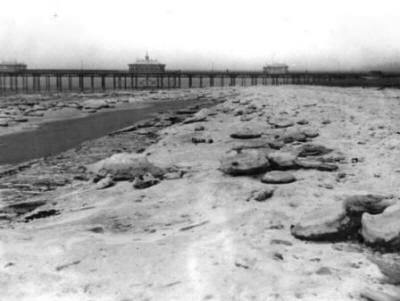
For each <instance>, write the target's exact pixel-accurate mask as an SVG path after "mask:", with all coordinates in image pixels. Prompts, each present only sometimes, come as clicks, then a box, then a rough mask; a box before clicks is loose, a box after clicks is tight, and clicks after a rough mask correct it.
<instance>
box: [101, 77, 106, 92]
mask: <svg viewBox="0 0 400 301" xmlns="http://www.w3.org/2000/svg"><path fill="white" fill-rule="evenodd" d="M101 89H102V90H103V91H104V90H105V89H106V77H105V75H102V76H101Z"/></svg>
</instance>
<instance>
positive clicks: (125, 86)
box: [124, 75, 127, 90]
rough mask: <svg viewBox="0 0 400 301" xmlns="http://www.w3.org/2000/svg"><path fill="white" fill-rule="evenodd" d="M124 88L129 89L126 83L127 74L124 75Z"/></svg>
mask: <svg viewBox="0 0 400 301" xmlns="http://www.w3.org/2000/svg"><path fill="white" fill-rule="evenodd" d="M124 89H125V90H126V89H127V85H126V75H124Z"/></svg>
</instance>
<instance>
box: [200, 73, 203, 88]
mask: <svg viewBox="0 0 400 301" xmlns="http://www.w3.org/2000/svg"><path fill="white" fill-rule="evenodd" d="M200 88H203V77H202V76H200Z"/></svg>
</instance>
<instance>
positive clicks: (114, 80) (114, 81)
mask: <svg viewBox="0 0 400 301" xmlns="http://www.w3.org/2000/svg"><path fill="white" fill-rule="evenodd" d="M115 85H116V79H115V75H113V90H115Z"/></svg>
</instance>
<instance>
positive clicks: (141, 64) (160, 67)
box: [128, 54, 165, 73]
mask: <svg viewBox="0 0 400 301" xmlns="http://www.w3.org/2000/svg"><path fill="white" fill-rule="evenodd" d="M128 66H129V72H132V73H164V72H165V64H162V63H160V62H158V61H157V60H153V59H150V57H149V55H148V54H146V56H145V58H144V60H136V62H135V63H133V64H129V65H128Z"/></svg>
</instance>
